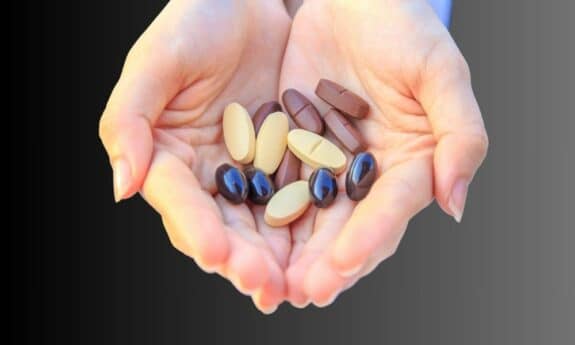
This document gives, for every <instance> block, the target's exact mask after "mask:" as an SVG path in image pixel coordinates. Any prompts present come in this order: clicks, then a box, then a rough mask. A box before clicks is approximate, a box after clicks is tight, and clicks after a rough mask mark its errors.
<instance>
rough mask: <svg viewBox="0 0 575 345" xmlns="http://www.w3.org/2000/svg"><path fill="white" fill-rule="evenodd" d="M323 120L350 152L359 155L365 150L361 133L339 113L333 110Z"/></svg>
mask: <svg viewBox="0 0 575 345" xmlns="http://www.w3.org/2000/svg"><path fill="white" fill-rule="evenodd" d="M323 119H324V120H325V124H326V125H327V128H328V129H329V130H330V132H331V133H332V134H333V135H334V136H335V137H336V138H337V140H338V141H339V142H340V143H341V145H343V147H345V148H346V149H347V150H348V151H349V152H351V153H358V152H359V151H362V150H363V149H364V148H365V144H364V141H363V137H362V136H361V134H360V133H359V131H358V130H357V129H356V128H355V127H354V126H353V124H352V123H351V122H349V121H348V120H347V119H346V118H345V116H343V115H342V114H341V113H340V112H339V111H337V110H336V109H334V108H331V109H330V110H328V112H327V113H326V114H325V115H324V118H323Z"/></svg>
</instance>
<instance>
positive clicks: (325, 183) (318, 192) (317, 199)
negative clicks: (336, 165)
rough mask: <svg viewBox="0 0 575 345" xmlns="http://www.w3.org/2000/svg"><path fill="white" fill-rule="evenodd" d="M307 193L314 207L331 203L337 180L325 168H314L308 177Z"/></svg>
mask: <svg viewBox="0 0 575 345" xmlns="http://www.w3.org/2000/svg"><path fill="white" fill-rule="evenodd" d="M309 193H310V195H311V198H312V200H313V204H314V205H315V206H316V207H319V208H325V207H328V206H329V205H331V204H332V203H333V201H334V200H335V198H336V197H337V182H336V180H335V175H334V174H333V172H332V171H331V170H330V169H327V168H319V169H316V170H314V172H313V173H312V174H311V176H310V177H309Z"/></svg>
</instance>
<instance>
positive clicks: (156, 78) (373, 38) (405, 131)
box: [100, 0, 487, 313]
mask: <svg viewBox="0 0 575 345" xmlns="http://www.w3.org/2000/svg"><path fill="white" fill-rule="evenodd" d="M290 24H291V32H290ZM288 36H289V41H288ZM206 38H209V39H206ZM286 45H287V47H286ZM280 71H281V74H280ZM320 78H328V79H331V80H334V81H336V82H338V83H340V84H342V85H345V86H346V87H348V88H349V89H351V90H353V91H354V92H356V93H358V94H359V95H360V96H362V97H363V98H364V99H366V100H367V101H368V102H369V103H370V105H371V112H370V115H369V116H368V118H366V119H364V120H362V121H359V122H356V125H357V126H358V127H359V129H360V130H361V131H362V133H363V134H364V136H365V139H366V141H367V143H368V150H369V151H371V152H372V153H373V154H374V155H375V157H376V158H377V160H378V164H379V169H380V177H379V178H378V180H377V182H376V183H375V185H374V186H373V188H372V190H371V192H370V194H369V195H368V196H367V198H366V199H364V200H363V201H361V202H359V203H354V202H352V201H350V200H349V199H347V197H346V196H345V193H344V192H341V193H340V195H339V197H338V200H336V202H335V203H334V204H333V205H332V206H331V207H330V208H328V209H325V210H320V211H317V209H315V208H310V209H309V210H308V211H307V212H306V214H304V216H303V217H302V218H300V219H299V220H297V221H296V222H294V223H292V224H291V225H290V227H289V228H288V227H286V228H282V229H271V228H269V227H268V226H266V225H265V223H264V222H263V207H261V206H260V207H254V206H253V205H247V204H245V205H239V206H233V205H231V204H230V203H228V202H227V201H225V200H223V198H222V197H221V196H218V195H216V193H215V190H216V189H215V185H214V178H213V174H214V171H215V170H216V168H217V166H219V165H220V164H222V163H224V162H228V163H229V162H231V161H232V160H231V158H230V157H229V155H228V153H227V151H226V149H225V146H224V144H223V138H222V133H221V116H222V110H223V108H224V107H225V105H227V104H228V103H231V102H234V101H235V102H239V103H240V104H242V105H244V106H246V108H247V109H248V111H249V112H250V113H252V114H253V112H254V111H255V110H256V108H257V107H258V106H259V105H260V104H261V103H263V102H266V101H269V100H271V99H281V98H280V97H279V95H281V91H283V90H284V89H286V88H290V87H294V88H297V89H298V90H300V91H302V93H304V94H305V95H307V96H308V97H309V98H310V99H311V100H312V101H313V103H314V104H316V105H317V106H318V108H319V109H320V110H321V111H322V112H323V111H325V110H326V108H325V104H324V103H323V102H322V101H320V100H319V99H317V97H315V95H314V92H313V91H314V88H315V85H316V84H317V81H318V80H319V79H320ZM100 137H101V139H102V142H103V144H104V146H105V148H106V150H107V152H108V154H109V157H110V162H111V164H112V168H113V171H114V194H115V198H116V201H119V200H122V199H125V198H128V197H130V196H132V195H133V194H135V193H137V192H138V191H140V193H141V195H142V196H143V197H144V198H145V199H146V201H147V202H148V203H149V204H150V205H151V206H152V207H153V208H154V209H155V210H156V211H158V213H159V214H160V215H161V217H162V220H163V223H164V225H165V228H166V231H167V234H168V237H169V239H170V241H171V243H172V244H173V245H174V247H176V248H177V249H178V250H180V251H181V252H183V253H184V254H186V255H188V256H190V257H192V258H193V259H194V260H195V261H196V263H197V264H198V265H199V266H200V267H201V268H202V269H204V270H205V271H207V272H216V273H218V274H220V275H222V276H223V277H225V278H227V279H229V280H230V281H231V282H232V283H233V284H234V285H235V286H236V288H237V289H238V290H239V291H241V292H243V293H245V294H247V295H250V296H252V299H253V301H254V303H255V305H256V307H257V308H258V309H259V310H261V311H262V312H265V313H270V312H273V311H274V310H275V309H276V308H277V306H278V305H279V304H280V303H281V302H282V301H283V300H285V299H287V300H289V301H290V302H291V303H292V304H293V305H295V306H299V307H301V306H305V305H307V304H308V303H309V302H313V303H315V304H316V305H319V306H325V305H328V304H329V303H331V302H332V301H333V300H334V298H335V296H337V294H339V293H340V292H341V291H343V290H344V289H346V288H349V287H350V286H352V285H353V284H354V283H355V282H356V281H357V280H358V279H360V278H361V277H362V276H364V275H366V274H368V273H369V272H370V271H371V270H373V269H374V268H375V267H376V266H377V264H378V263H379V262H381V261H382V260H384V259H385V258H387V257H389V256H390V255H391V254H392V253H393V252H394V251H395V249H396V248H397V245H398V243H399V241H400V239H401V237H402V235H403V233H404V231H405V229H406V226H407V223H408V221H409V219H410V218H411V217H413V216H414V215H415V214H416V213H418V212H419V211H420V210H421V209H422V208H424V207H426V206H427V205H428V204H429V203H430V202H431V201H432V200H433V198H434V197H435V198H436V199H437V201H438V203H439V204H440V206H441V207H442V208H443V209H444V210H445V211H446V212H447V213H448V214H450V215H452V216H454V217H455V218H457V219H460V218H461V214H462V212H463V206H464V203H465V197H466V195H465V194H466V191H467V185H468V184H469V182H470V181H471V179H472V177H473V175H474V173H475V171H476V169H477V168H478V167H479V165H480V164H481V161H482V160H483V158H484V156H485V153H486V150H487V136H486V134H485V130H484V126H483V122H482V120H481V114H480V111H479V108H478V106H477V103H476V101H475V98H474V96H473V91H472V89H471V83H470V79H469V70H468V68H467V65H466V63H465V60H464V59H463V57H462V56H461V54H460V52H459V50H458V49H457V47H456V45H455V43H454V42H453V40H452V39H451V37H450V35H449V33H448V32H447V31H446V30H445V28H444V27H443V25H442V24H441V23H440V22H439V20H438V19H437V18H436V17H435V15H434V14H433V12H432V10H431V9H430V8H429V6H428V5H427V4H426V3H425V1H423V0H401V1H400V0H395V1H392V0H388V1H379V0H378V1H376V0H373V1H370V0H362V1H358V2H352V1H334V0H329V1H328V0H307V1H306V2H305V3H304V5H303V6H302V7H301V8H300V9H299V11H298V12H297V14H296V16H295V18H294V21H293V23H291V22H290V19H289V16H288V15H287V12H286V11H285V8H284V5H283V3H282V1H269V0H253V1H242V2H240V1H233V0H212V1H208V0H197V1H190V0H175V1H171V2H170V3H168V5H167V6H166V8H165V9H164V10H163V11H162V13H160V15H159V16H158V17H157V18H156V19H155V21H154V22H153V23H152V24H151V25H150V27H149V28H148V29H147V30H146V32H144V34H143V35H142V36H141V37H140V39H139V40H138V41H137V42H136V44H135V45H134V47H133V48H132V49H131V50H130V53H129V54H128V57H127V59H126V63H125V65H124V68H123V71H122V74H121V77H120V79H119V81H118V83H117V85H116V87H115V88H114V90H113V92H112V95H111V97H110V100H109V102H108V104H107V106H106V109H105V111H104V114H103V116H102V119H101V122H100ZM328 138H329V136H328ZM310 173H311V171H310V169H309V168H306V167H303V168H302V171H301V175H302V178H307V177H308V176H309V174H310ZM344 177H345V176H344V175H341V176H340V179H339V185H340V190H341V191H343V188H344V186H343V179H344ZM455 186H459V187H455ZM454 191H455V192H454Z"/></svg>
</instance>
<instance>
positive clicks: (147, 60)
mask: <svg viewBox="0 0 575 345" xmlns="http://www.w3.org/2000/svg"><path fill="white" fill-rule="evenodd" d="M289 28H290V19H289V17H288V15H287V13H286V11H285V8H284V5H283V2H282V1H281V0H272V1H270V0H254V1H234V0H210V1H208V0H195V1H192V0H175V1H171V2H169V3H168V4H167V6H166V7H165V8H164V10H163V11H162V12H161V13H160V15H159V16H158V17H157V18H156V19H155V20H154V22H153V23H152V24H151V25H150V26H149V28H148V29H147V30H146V31H145V32H144V33H143V34H142V36H141V37H140V39H139V40H138V41H137V42H136V44H135V45H134V46H133V48H132V49H131V50H130V52H129V54H128V56H127V58H126V62H125V65H124V68H123V71H122V74H121V76H120V79H119V81H118V83H117V85H116V86H115V88H114V90H113V92H112V95H111V96H110V99H109V101H108V104H107V106H106V109H105V111H104V114H103V115H102V118H101V121H100V138H101V139H102V142H103V144H104V146H105V148H106V150H107V152H108V155H109V158H110V163H111V164H112V168H113V172H114V195H115V199H116V201H119V200H122V199H125V198H128V197H130V196H132V195H133V194H135V193H136V192H138V191H141V194H142V195H143V197H144V198H145V199H146V201H147V202H148V203H149V204H150V205H151V206H152V207H153V208H154V209H155V210H156V211H158V212H159V214H160V215H161V217H162V221H163V223H164V225H165V227H166V230H167V233H168V236H169V238H170V240H171V242H172V244H173V245H174V246H175V247H176V248H177V249H178V250H180V251H181V252H183V253H184V254H186V255H188V256H190V257H192V258H193V259H194V260H195V261H196V263H197V264H198V265H199V266H200V267H201V268H202V269H204V270H205V271H208V272H217V273H219V274H221V275H222V276H224V277H226V278H228V279H229V280H230V281H232V283H233V284H234V285H235V286H236V287H237V288H238V289H239V290H240V291H242V292H244V293H246V294H250V295H252V296H253V299H254V303H255V304H256V306H257V307H258V308H259V309H260V310H262V311H263V312H271V311H273V310H275V308H276V307H277V305H279V304H280V303H281V301H282V300H283V299H284V297H285V295H284V294H285V291H284V285H285V284H284V275H283V269H284V268H285V266H286V265H287V261H288V256H289V253H290V246H291V238H290V234H289V231H287V230H286V231H281V230H280V231H278V230H271V229H270V228H269V227H268V226H266V224H265V222H264V221H263V209H262V208H261V207H255V208H250V207H248V206H246V205H239V206H233V205H231V204H230V203H228V202H227V201H226V200H224V199H223V198H222V197H221V196H215V195H216V186H215V183H214V172H215V170H216V168H217V166H218V165H220V164H222V163H224V162H231V158H230V157H229V155H228V153H227V151H226V148H225V146H224V143H223V139H222V133H221V119H222V110H223V109H224V107H225V106H226V105H227V104H228V103H231V102H238V103H240V104H242V105H244V106H246V107H247V109H248V111H250V112H253V111H254V110H255V109H256V107H257V106H259V105H260V104H261V103H263V102H267V101H269V100H273V99H276V98H277V94H278V84H279V73H280V67H281V63H282V56H283V52H284V48H285V44H286V41H287V38H288V34H289Z"/></svg>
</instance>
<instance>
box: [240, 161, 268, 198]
mask: <svg viewBox="0 0 575 345" xmlns="http://www.w3.org/2000/svg"><path fill="white" fill-rule="evenodd" d="M244 174H245V175H246V179H247V181H248V200H250V201H251V202H253V203H254V204H257V205H265V204H267V202H268V201H269V200H270V199H271V198H272V196H273V195H274V193H275V187H274V183H273V182H272V180H271V178H270V177H269V176H268V175H266V173H264V172H263V171H262V170H260V169H256V168H253V167H251V168H247V169H246V170H245V171H244Z"/></svg>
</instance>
